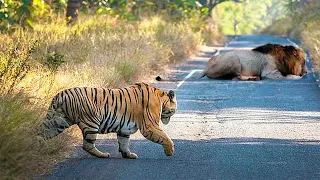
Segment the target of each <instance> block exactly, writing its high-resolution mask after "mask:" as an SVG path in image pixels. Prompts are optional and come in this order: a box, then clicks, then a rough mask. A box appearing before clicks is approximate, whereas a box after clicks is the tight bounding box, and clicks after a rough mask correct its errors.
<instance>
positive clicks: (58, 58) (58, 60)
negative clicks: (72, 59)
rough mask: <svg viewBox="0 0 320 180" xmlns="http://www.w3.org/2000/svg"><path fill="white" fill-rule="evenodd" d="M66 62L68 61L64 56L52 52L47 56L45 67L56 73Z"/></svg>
mask: <svg viewBox="0 0 320 180" xmlns="http://www.w3.org/2000/svg"><path fill="white" fill-rule="evenodd" d="M65 62H66V60H65V58H64V55H63V54H60V53H58V52H52V53H48V54H47V55H46V57H45V61H44V65H45V66H47V67H48V68H49V70H50V71H51V72H56V71H57V70H58V68H59V67H60V66H61V65H62V64H63V63H65Z"/></svg>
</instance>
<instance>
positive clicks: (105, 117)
mask: <svg viewBox="0 0 320 180" xmlns="http://www.w3.org/2000/svg"><path fill="white" fill-rule="evenodd" d="M175 110H176V99H175V97H174V93H173V91H171V92H169V93H166V92H163V91H162V90H160V89H156V88H154V87H152V86H149V85H147V84H144V83H139V84H136V85H134V86H131V87H127V88H122V89H105V88H72V89H67V90H64V91H62V92H60V93H58V94H57V95H56V96H55V97H54V98H53V100H52V103H51V106H50V108H49V111H48V113H47V116H46V120H45V121H44V122H43V124H42V131H43V134H44V138H45V139H50V138H52V137H54V136H56V135H58V134H59V133H61V132H62V131H63V130H64V129H66V128H68V127H69V126H71V125H73V124H77V125H78V126H79V127H80V129H81V130H82V133H83V139H84V141H83V148H84V149H85V150H86V151H88V152H89V153H91V154H92V155H94V156H97V157H109V154H108V153H102V152H100V151H99V150H98V149H97V148H96V147H95V145H94V142H95V140H96V137H97V134H105V133H112V132H114V133H117V136H118V142H119V151H120V152H121V153H122V156H123V157H125V158H136V157H137V156H136V155H135V154H134V153H131V152H130V150H129V136H130V135H131V134H133V133H135V132H136V131H137V130H138V129H140V132H141V133H142V135H143V136H145V137H146V138H147V139H149V140H151V141H153V142H156V143H160V144H162V145H163V146H164V148H165V153H166V154H167V155H172V153H173V142H172V140H171V139H170V138H169V137H168V136H167V135H166V133H164V132H163V131H162V129H161V128H160V127H159V121H160V119H161V120H162V121H163V122H164V123H166V124H167V123H168V122H169V118H170V117H171V116H172V115H173V114H174V112H175Z"/></svg>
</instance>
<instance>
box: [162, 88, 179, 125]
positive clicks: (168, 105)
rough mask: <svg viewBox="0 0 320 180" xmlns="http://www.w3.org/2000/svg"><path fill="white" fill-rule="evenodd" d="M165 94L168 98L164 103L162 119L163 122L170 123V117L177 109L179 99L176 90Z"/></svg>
mask: <svg viewBox="0 0 320 180" xmlns="http://www.w3.org/2000/svg"><path fill="white" fill-rule="evenodd" d="M165 96H166V97H167V98H168V99H167V100H166V101H164V103H163V105H162V112H161V121H162V123H163V124H168V123H169V121H170V117H171V116H172V115H173V114H174V113H175V112H176V110H177V99H176V95H175V93H174V91H171V90H170V91H169V92H168V93H167V94H166V95H165Z"/></svg>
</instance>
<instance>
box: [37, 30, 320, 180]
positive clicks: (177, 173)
mask: <svg viewBox="0 0 320 180" xmlns="http://www.w3.org/2000/svg"><path fill="white" fill-rule="evenodd" d="M265 43H280V44H286V45H288V44H293V43H294V42H293V41H292V40H290V39H287V38H283V37H274V36H264V35H256V36H249V35H248V36H238V37H236V38H235V39H233V40H232V41H230V42H229V43H228V44H227V45H226V46H225V47H221V48H219V51H218V52H219V53H223V52H226V51H228V50H232V49H250V48H252V47H256V46H259V45H262V44H265ZM214 53H215V52H214V49H213V48H207V49H205V50H204V51H203V52H202V53H200V55H199V57H195V58H193V59H191V60H189V61H187V62H186V63H184V64H182V65H179V66H176V67H173V68H172V74H170V77H168V78H171V79H181V80H182V79H183V78H185V77H186V76H193V75H197V74H199V73H200V70H201V69H203V68H204V67H205V65H206V62H207V60H208V59H209V58H210V57H211V56H213V55H214ZM308 70H309V73H308V74H307V75H306V76H305V77H303V79H301V80H298V81H292V80H291V81H289V80H278V81H275V80H262V81H256V82H253V81H250V82H245V81H230V80H211V79H208V78H202V79H200V80H194V81H173V82H161V83H154V86H156V87H159V88H163V89H174V90H176V92H177V98H178V111H177V113H176V114H175V115H174V116H173V117H172V120H171V122H170V123H169V124H168V125H166V126H163V128H164V129H165V131H166V132H167V133H168V134H169V136H170V137H171V138H173V141H174V143H175V154H174V156H172V157H166V156H165V155H164V152H163V149H162V146H160V145H158V144H154V143H152V142H149V141H147V140H145V139H144V138H143V137H142V136H141V135H140V134H139V132H137V133H136V134H135V135H134V136H133V140H132V141H131V150H132V151H133V152H136V153H137V154H138V155H139V159H137V160H127V159H122V158H121V157H120V154H119V153H118V152H117V149H118V148H117V143H116V141H115V140H114V139H110V138H109V139H107V140H106V139H103V137H104V136H101V140H99V142H98V148H99V149H101V150H103V151H107V152H110V153H111V156H112V157H111V158H109V159H99V158H95V157H92V156H91V155H89V154H87V153H86V152H84V150H82V148H81V146H79V147H77V148H76V149H75V151H74V152H73V154H72V155H71V157H70V158H69V159H67V160H66V161H65V162H63V163H60V164H58V165H57V166H56V167H55V168H54V169H53V170H52V172H51V173H49V174H47V175H45V176H42V177H41V178H44V179H90V180H95V179H107V180H112V179H117V180H118V179H123V180H130V179H137V180H152V179H154V180H156V179H163V180H170V179H197V180H200V179H308V180H309V179H320V88H319V83H318V82H317V81H316V79H318V75H317V74H316V73H313V71H312V68H311V65H310V61H308ZM114 138H115V136H114Z"/></svg>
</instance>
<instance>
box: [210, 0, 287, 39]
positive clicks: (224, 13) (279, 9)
mask: <svg viewBox="0 0 320 180" xmlns="http://www.w3.org/2000/svg"><path fill="white" fill-rule="evenodd" d="M284 14H285V13H284V2H281V1H280V2H279V1H277V0H268V1H260V0H250V1H249V0H247V1H243V2H242V3H235V2H232V1H228V2H225V3H221V4H219V5H218V6H217V7H216V8H215V9H214V10H213V19H214V20H216V21H218V24H219V25H220V26H221V27H222V30H223V32H224V34H230V35H235V34H251V33H254V32H258V31H259V30H260V29H262V28H264V27H266V26H267V25H269V24H271V23H272V20H274V19H278V18H281V17H283V16H284Z"/></svg>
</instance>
